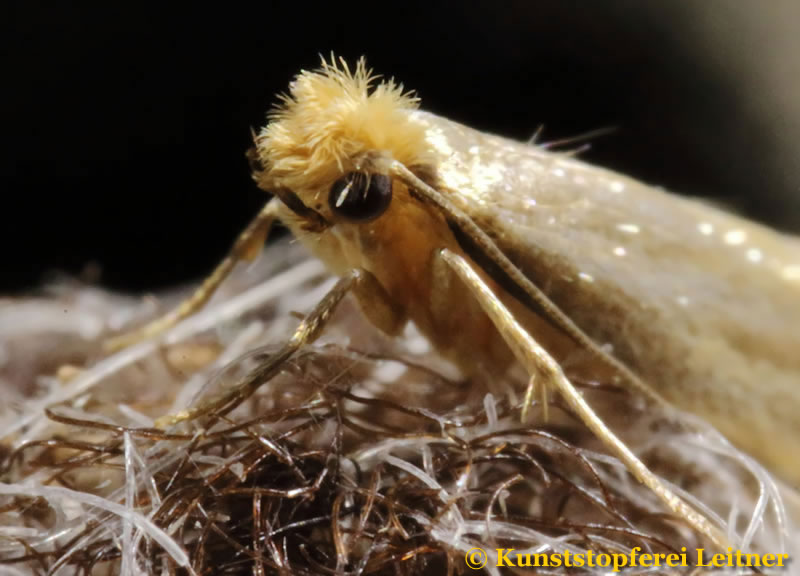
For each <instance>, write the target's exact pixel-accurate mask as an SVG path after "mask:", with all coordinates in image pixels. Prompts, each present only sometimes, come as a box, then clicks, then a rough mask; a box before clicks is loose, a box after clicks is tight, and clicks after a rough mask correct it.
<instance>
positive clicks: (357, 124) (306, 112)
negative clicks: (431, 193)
mask: <svg viewBox="0 0 800 576" xmlns="http://www.w3.org/2000/svg"><path fill="white" fill-rule="evenodd" d="M378 80H379V77H378V76H375V75H373V74H372V71H371V70H369V69H368V68H367V67H366V62H365V60H364V58H363V57H362V58H361V59H359V61H358V63H357V64H356V68H355V72H351V70H350V68H349V67H348V65H347V63H346V62H345V61H344V60H343V59H339V60H338V62H337V60H336V59H335V58H334V57H333V55H331V60H330V62H327V61H326V60H325V59H324V58H323V59H322V67H321V68H320V69H318V70H316V71H312V72H308V71H305V70H304V71H301V72H300V74H299V75H298V76H297V77H296V78H295V79H294V81H293V82H292V83H291V85H290V86H289V94H288V95H283V96H282V97H281V102H280V104H279V105H278V106H277V107H276V108H274V109H273V110H272V112H271V113H270V115H269V118H270V123H269V124H268V125H267V126H266V127H265V128H263V129H262V130H261V132H260V134H259V135H258V136H257V138H256V147H257V151H258V157H259V160H260V161H261V164H262V166H263V167H264V173H263V177H264V178H265V184H266V185H267V186H269V187H276V186H277V187H286V188H289V189H291V190H298V189H303V188H305V189H308V188H313V187H316V186H321V185H324V184H325V183H327V182H330V181H333V180H336V179H338V178H339V177H340V176H341V175H342V173H344V172H346V171H349V170H352V169H353V168H354V166H353V162H354V160H356V159H358V158H359V157H361V156H363V155H365V154H371V153H375V152H378V153H381V154H385V155H387V156H389V157H390V158H392V159H394V160H398V161H400V162H402V163H403V164H406V165H407V166H411V165H416V164H421V163H423V162H424V157H425V156H426V152H427V148H428V147H427V144H426V141H425V129H424V127H423V126H421V125H420V124H418V123H416V122H414V121H413V120H412V119H411V118H410V115H409V112H410V111H412V110H415V109H416V108H417V104H418V100H417V98H416V97H415V96H414V95H413V94H411V93H409V92H404V91H403V86H402V84H397V83H395V82H394V80H393V79H388V80H383V81H380V82H378Z"/></svg>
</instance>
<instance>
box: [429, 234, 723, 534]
mask: <svg viewBox="0 0 800 576" xmlns="http://www.w3.org/2000/svg"><path fill="white" fill-rule="evenodd" d="M439 257H441V258H442V259H443V260H444V261H445V262H446V263H447V265H448V266H449V267H450V268H451V269H452V270H453V271H454V272H455V273H456V275H457V276H458V277H459V278H460V279H461V280H462V281H463V282H464V283H465V284H466V285H467V287H468V288H469V289H470V291H471V292H472V294H473V295H474V296H475V298H476V299H477V300H478V302H479V303H480V305H481V308H483V310H484V312H486V314H487V315H488V316H489V318H491V320H492V322H493V323H494V325H495V327H496V328H497V329H498V331H499V332H500V334H501V335H502V337H503V339H504V340H505V341H506V343H507V344H508V346H509V347H510V348H511V351H512V352H513V354H514V356H515V357H516V358H517V360H518V361H519V362H520V363H522V365H523V366H524V367H525V368H526V369H527V370H528V372H529V374H531V375H532V376H534V375H536V376H538V377H539V378H540V379H541V383H538V385H539V386H545V385H546V386H552V387H553V388H554V389H555V390H556V391H557V392H558V393H559V394H561V396H562V397H563V398H564V400H565V401H566V402H567V404H568V405H569V406H570V408H571V409H572V410H573V411H574V412H575V414H576V415H577V416H578V417H579V418H580V419H581V420H582V421H583V423H584V424H585V425H586V426H587V427H588V428H589V429H590V430H591V431H592V433H594V434H595V435H596V436H597V437H598V438H599V439H600V440H601V441H602V442H603V443H604V444H605V445H606V447H607V448H608V449H609V450H610V451H611V453H612V454H613V455H614V456H616V457H617V458H618V459H619V460H620V461H621V462H622V463H623V464H625V466H626V468H627V469H628V470H629V471H630V472H631V474H633V475H634V476H635V477H636V479H637V480H639V482H641V483H642V484H644V485H645V486H647V487H648V488H649V489H650V490H652V491H653V492H654V493H655V494H656V496H658V498H659V499H660V500H661V501H662V502H663V503H664V504H665V505H666V506H667V507H668V508H669V509H670V510H671V511H672V512H673V513H675V514H676V515H678V516H679V517H681V518H683V519H684V520H686V522H688V523H689V525H690V526H692V527H693V528H694V529H695V530H697V531H698V532H700V533H701V534H704V535H705V536H707V537H708V538H709V539H711V541H712V542H714V543H715V544H716V545H718V546H719V547H720V548H722V549H725V548H727V546H728V541H727V537H726V536H725V535H724V534H723V533H722V531H721V530H720V529H719V528H717V526H715V525H714V524H712V523H711V521H709V520H708V519H707V518H706V517H705V516H703V515H702V514H701V513H700V512H698V511H697V510H695V509H694V508H693V507H692V506H690V505H689V504H688V503H687V502H685V501H683V500H682V499H681V498H680V497H679V496H677V495H676V494H674V493H673V492H672V491H671V490H669V488H667V486H666V485H665V484H664V483H663V482H662V481H661V480H660V479H659V478H658V477H657V476H656V475H655V474H653V473H652V472H651V471H650V470H649V469H648V468H647V466H645V464H644V463H643V462H642V461H641V460H639V459H638V458H637V457H636V455H634V453H633V452H631V450H630V449H629V448H628V447H627V446H626V445H625V443H624V442H623V441H622V440H620V439H619V438H617V436H616V435H615V434H614V433H613V432H612V431H611V429H609V428H608V426H606V424H605V422H603V421H602V420H601V419H600V417H599V416H598V415H597V414H596V413H595V412H594V410H593V409H592V407H591V406H589V404H588V403H587V402H586V400H584V398H583V396H582V395H581V394H580V393H579V392H578V390H577V389H576V388H575V387H574V386H573V385H572V383H571V382H570V381H569V379H568V378H567V377H566V376H565V374H564V371H563V370H562V369H561V366H560V365H559V364H558V362H556V360H555V359H554V358H553V357H552V356H551V355H550V354H549V353H548V352H547V351H546V350H545V349H544V348H542V346H540V345H539V343H538V342H536V340H535V339H534V338H533V337H532V336H531V335H530V334H529V333H528V331H527V330H525V329H524V328H523V327H522V326H521V325H520V324H519V322H517V320H516V319H515V318H514V316H513V315H512V314H511V312H510V311H509V310H508V308H506V306H505V305H504V304H503V303H502V301H501V300H500V299H499V298H498V297H497V296H496V295H495V294H494V292H492V290H491V288H489V286H488V285H487V284H486V283H485V282H484V281H483V279H482V278H481V277H480V276H479V275H478V273H477V272H476V271H475V270H473V268H472V266H471V265H470V264H469V262H467V260H466V259H464V258H463V257H462V256H459V255H458V254H455V253H454V252H451V251H450V250H447V249H443V250H441V251H440V252H439ZM530 390H531V392H529V393H530V394H532V388H531V389H530Z"/></svg>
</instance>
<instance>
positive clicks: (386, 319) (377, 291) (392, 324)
mask: <svg viewBox="0 0 800 576" xmlns="http://www.w3.org/2000/svg"><path fill="white" fill-rule="evenodd" d="M353 294H354V295H355V297H356V298H357V299H358V303H359V305H360V306H361V310H362V312H364V315H365V316H366V317H367V319H368V320H369V321H370V323H371V324H372V325H373V326H375V327H376V328H378V329H379V330H380V331H381V332H383V333H384V334H388V335H389V336H397V335H398V334H399V333H400V331H401V330H402V329H403V327H404V326H405V325H406V322H407V321H408V316H407V315H406V313H405V311H404V310H403V309H402V308H400V307H399V306H398V305H397V304H396V303H395V302H394V300H392V299H391V298H389V294H388V293H387V292H386V290H385V289H384V287H383V286H382V285H381V283H380V282H378V279H377V278H375V276H374V275H373V274H372V273H371V272H367V271H366V270H362V271H361V277H360V278H359V280H358V282H356V283H355V284H353Z"/></svg>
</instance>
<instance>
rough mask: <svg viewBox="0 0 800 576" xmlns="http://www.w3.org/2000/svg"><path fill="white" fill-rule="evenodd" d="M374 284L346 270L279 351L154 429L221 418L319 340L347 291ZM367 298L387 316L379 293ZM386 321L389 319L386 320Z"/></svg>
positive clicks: (370, 278)
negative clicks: (307, 346)
mask: <svg viewBox="0 0 800 576" xmlns="http://www.w3.org/2000/svg"><path fill="white" fill-rule="evenodd" d="M376 284H377V280H376V279H375V277H374V276H372V274H371V273H370V272H368V271H366V270H357V269H354V270H351V271H349V272H348V273H347V274H345V275H344V276H342V278H340V279H339V280H338V281H337V282H336V284H335V285H334V286H333V288H331V289H330V290H329V291H328V292H327V294H325V296H324V297H323V298H322V300H320V301H319V302H318V303H317V304H316V306H314V309H313V310H311V312H309V313H308V314H307V315H306V317H305V318H304V319H303V320H302V321H301V322H300V324H299V325H298V326H297V328H296V329H295V331H294V333H293V334H292V336H291V338H289V340H288V341H287V342H286V343H285V344H284V345H283V346H282V347H281V349H280V350H278V352H276V353H275V354H273V355H271V356H270V357H269V358H268V359H266V360H265V361H264V362H263V363H262V364H260V365H259V366H257V367H256V368H254V369H253V370H252V371H251V372H249V373H248V374H247V375H246V376H245V377H244V378H242V380H240V381H239V382H238V383H236V384H235V385H234V386H232V387H231V388H228V389H226V390H225V391H224V392H221V393H220V394H218V395H217V396H214V397H213V398H210V399H208V400H206V401H204V402H203V403H201V404H200V405H198V406H193V407H190V408H187V409H185V410H181V411H180V412H176V413H174V414H168V415H166V416H163V417H161V418H159V419H158V420H156V422H155V426H156V427H157V428H161V429H164V428H169V427H170V426H173V425H175V424H178V423H179V422H183V421H185V420H194V419H195V418H199V417H201V416H204V415H206V414H210V413H212V412H213V413H214V415H215V416H221V415H223V414H225V413H227V412H230V411H231V410H233V409H234V408H235V407H236V406H238V405H239V404H241V403H242V402H243V401H244V400H246V399H247V398H248V397H249V396H250V395H252V394H253V392H255V391H256V390H257V389H258V387H259V386H261V385H262V384H264V383H265V382H267V381H268V380H270V379H271V378H273V377H274V376H275V375H277V374H278V372H279V371H280V370H281V368H282V367H283V365H284V363H285V362H286V361H287V360H289V359H290V358H291V357H292V356H293V355H294V354H295V353H296V352H297V351H298V350H300V349H301V348H302V347H303V346H306V345H307V344H311V343H312V342H314V341H315V340H316V339H317V338H318V337H319V335H320V334H321V333H322V330H323V329H324V328H325V325H326V323H327V322H328V320H329V319H330V318H331V315H332V314H333V312H334V311H335V310H336V308H337V307H338V305H339V303H340V302H341V301H342V299H343V298H344V297H345V296H346V295H347V294H348V293H349V292H350V291H354V292H356V293H359V290H362V291H369V290H370V289H371V288H374V287H375V285H376ZM365 295H366V294H365ZM369 295H370V299H369V301H371V302H372V304H371V306H374V307H375V308H374V309H373V310H372V312H370V313H371V314H373V315H380V314H384V313H389V312H388V311H389V310H390V305H389V304H388V303H385V302H381V298H382V294H381V293H380V292H373V291H370V292H369ZM386 321H387V322H388V321H389V320H388V319H387V320H386Z"/></svg>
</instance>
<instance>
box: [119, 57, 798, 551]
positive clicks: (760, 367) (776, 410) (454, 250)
mask: <svg viewBox="0 0 800 576" xmlns="http://www.w3.org/2000/svg"><path fill="white" fill-rule="evenodd" d="M254 136H255V138H254V139H255V148H254V151H253V153H252V160H253V161H254V162H253V163H254V165H255V169H254V179H255V181H256V182H257V184H258V186H259V187H260V188H262V189H263V190H265V191H267V192H269V193H270V194H272V199H271V200H269V202H268V203H267V204H266V206H265V207H264V208H263V210H262V211H261V212H260V213H259V214H258V215H257V216H256V218H255V219H254V220H253V222H252V223H251V224H250V225H249V226H248V228H247V229H246V230H245V231H244V232H243V233H242V234H241V236H240V237H239V238H238V240H237V241H236V243H235V245H234V246H233V248H232V250H231V252H230V254H229V255H228V257H227V258H226V259H225V260H224V261H223V262H222V263H221V264H220V265H219V266H218V268H217V269H216V270H215V271H214V272H213V273H212V275H211V276H210V277H209V278H208V279H207V280H206V281H205V282H204V283H203V285H202V286H201V287H200V288H199V289H198V290H197V292H196V293H195V294H194V295H193V296H192V297H191V298H190V299H188V300H187V301H186V302H184V303H183V304H182V305H181V306H180V307H178V308H177V309H175V310H174V311H172V312H171V313H169V314H167V315H166V316H165V317H163V318H161V319H159V320H156V321H154V322H153V323H151V324H148V325H146V326H145V327H144V328H142V329H140V330H137V331H135V332H132V333H129V334H124V335H122V336H119V337H117V338H115V339H113V340H112V341H111V343H110V344H111V347H112V348H113V347H120V346H124V345H127V344H129V343H131V342H135V341H137V340H140V339H142V338H148V337H152V336H154V335H156V334H159V333H160V332H163V331H164V330H166V329H167V328H169V327H170V326H172V325H173V324H175V323H176V322H178V321H179V320H180V319H182V318H184V317H186V316H188V315H189V314H191V313H192V312H194V311H196V310H197V309H198V308H199V307H201V306H202V305H203V304H204V303H205V302H206V301H207V300H208V299H209V298H210V296H211V295H212V293H213V292H214V290H215V288H216V287H217V286H218V285H219V284H220V283H221V282H222V281H223V279H224V278H225V277H226V275H227V274H228V273H229V272H230V270H231V269H232V267H233V266H234V265H235V263H236V262H237V261H239V260H242V259H248V258H252V257H253V256H254V255H255V254H257V253H258V251H259V250H260V248H261V246H262V245H263V242H264V239H265V237H266V235H267V232H268V230H269V227H270V225H271V224H272V223H273V222H274V221H276V220H279V221H280V222H282V223H283V224H285V225H286V226H287V227H288V228H289V229H290V230H291V231H292V232H293V233H294V235H295V236H296V237H297V238H298V239H300V240H301V241H302V242H303V243H304V244H305V245H306V246H307V247H308V248H309V250H310V251H311V252H312V253H314V254H315V255H316V256H317V257H319V258H320V259H321V260H322V261H324V262H325V264H327V266H328V267H329V269H330V270H331V271H332V272H333V273H335V274H337V275H339V276H340V278H341V279H340V280H339V281H338V283H337V284H336V285H335V287H334V288H333V289H332V290H331V292H330V293H329V294H328V295H327V296H326V297H325V298H324V299H323V300H322V301H321V302H320V303H319V305H317V307H316V308H315V309H314V310H313V311H312V312H311V313H310V314H309V315H308V316H307V317H306V319H305V320H304V321H303V322H302V323H301V324H300V326H299V327H298V329H297V331H296V332H295V334H294V335H293V336H292V338H291V339H290V341H289V342H288V343H287V344H286V345H285V346H284V348H283V349H282V350H281V351H280V352H279V353H277V354H275V356H274V357H273V358H272V359H271V360H270V361H269V362H267V363H266V364H265V365H264V366H262V367H260V368H258V369H257V370H255V371H254V373H253V374H251V375H250V376H248V377H247V378H246V379H245V381H244V382H243V383H242V384H241V385H240V386H239V387H238V388H237V390H236V391H230V392H227V393H224V394H222V395H221V396H220V397H218V398H216V399H213V400H212V401H211V402H210V403H207V404H204V405H202V406H200V407H198V408H189V409H187V410H186V411H184V412H182V413H179V414H176V415H172V416H170V417H167V418H166V419H162V421H160V424H161V425H164V426H166V425H169V424H172V423H175V422H178V421H180V420H185V419H189V418H193V417H195V416H197V415H198V414H200V413H201V412H202V411H204V410H206V411H207V410H208V409H209V407H211V406H213V407H222V406H225V405H226V404H230V403H233V402H235V401H236V400H237V398H241V397H242V396H243V395H246V394H248V393H250V392H251V391H252V390H254V389H255V388H256V387H257V386H258V385H259V384H260V383H262V382H263V381H265V380H266V379H268V378H269V377H271V375H273V374H274V373H275V371H276V370H277V367H278V366H279V365H280V363H281V362H283V361H284V360H285V359H286V358H288V357H289V356H291V355H292V354H293V353H294V352H295V351H296V350H297V349H299V348H300V347H301V346H302V345H305V344H308V343H309V342H312V341H313V340H314V339H315V338H316V337H317V335H318V334H319V333H320V331H321V330H322V329H323V327H324V324H325V321H326V320H327V318H328V317H329V316H330V314H331V313H332V311H333V310H334V309H335V307H336V305H337V304H338V302H339V301H340V300H341V299H342V298H343V297H344V295H345V294H347V293H353V294H354V295H355V297H356V298H357V300H358V302H359V304H360V306H361V309H362V310H363V312H364V313H365V315H366V316H367V318H368V319H369V320H370V321H371V322H372V323H373V324H375V326H377V327H378V328H379V329H380V330H382V331H383V332H385V333H387V334H389V335H395V334H398V333H399V332H400V331H401V330H402V328H403V327H404V325H405V324H406V323H407V322H408V321H413V322H414V323H415V324H416V325H417V326H418V327H419V329H420V330H421V331H422V332H423V333H424V334H425V335H426V336H427V338H429V340H430V341H431V343H432V344H433V346H434V347H435V348H436V349H437V350H438V351H439V352H441V353H442V354H444V355H445V356H447V357H449V358H450V359H452V360H453V361H454V362H455V363H456V364H457V365H458V366H459V367H460V368H461V370H462V371H463V373H464V375H465V376H467V377H469V376H470V375H475V374H490V375H501V374H503V373H505V372H506V371H507V370H508V369H509V367H510V366H511V365H512V364H514V363H521V364H522V366H524V368H525V369H526V370H527V373H528V374H529V375H530V377H531V383H530V385H529V390H528V392H529V394H528V397H530V393H532V392H533V390H534V389H537V388H538V390H540V391H543V390H547V389H548V388H549V389H553V390H555V391H557V392H558V393H559V394H561V395H562V396H563V398H564V399H565V400H566V401H567V403H568V404H569V405H570V406H571V407H572V408H573V409H574V411H575V412H576V414H578V415H579V416H580V417H581V418H582V419H583V420H584V422H585V423H586V424H587V425H588V426H589V427H590V429H592V431H593V432H595V433H596V434H597V435H598V436H599V437H600V438H601V439H602V440H603V441H604V442H605V443H606V445H607V446H608V447H609V449H610V450H611V451H612V452H613V453H614V454H615V455H616V456H617V457H619V458H620V459H621V460H622V461H623V462H624V463H625V464H626V465H627V466H628V468H629V469H630V470H631V472H632V473H633V474H634V475H635V476H636V477H637V478H638V479H639V480H640V481H642V482H644V483H645V484H647V485H648V486H649V487H650V488H652V489H653V490H654V491H655V493H656V494H657V495H659V497H660V498H661V499H662V500H663V501H664V503H665V504H666V505H667V506H668V507H669V508H670V509H671V510H672V511H673V512H675V513H677V514H679V515H680V516H682V517H684V518H685V519H686V520H687V521H688V522H689V523H690V524H691V525H692V526H693V527H694V528H696V529H697V530H699V531H700V532H702V533H704V534H705V535H707V536H708V537H709V538H711V539H712V540H713V541H715V542H716V543H717V544H718V545H720V546H724V545H725V543H726V539H725V536H724V535H723V534H722V533H721V532H720V530H719V529H718V528H717V527H716V526H715V525H714V524H713V523H712V522H711V521H709V520H707V519H706V518H705V517H704V516H703V515H702V514H700V513H699V512H697V511H696V510H695V509H693V508H692V507H691V506H690V505H688V504H687V503H685V502H684V501H683V500H681V499H680V498H678V497H677V496H676V495H675V494H673V493H672V492H670V491H669V490H668V489H667V488H666V487H665V486H664V485H663V484H662V483H661V482H660V481H659V480H658V478H656V477H655V476H654V475H653V474H652V473H650V471H649V470H648V469H647V468H646V467H645V466H644V465H643V464H642V463H641V462H640V461H639V460H638V459H637V458H636V456H635V455H634V454H632V453H631V452H630V451H629V450H628V448H627V447H626V446H625V445H624V443H622V442H621V441H620V440H619V439H617V437H616V436H615V435H614V434H613V432H612V431H611V430H610V429H609V428H608V427H607V426H605V424H604V423H603V422H602V421H601V420H600V419H599V418H598V417H597V416H596V415H595V413H594V411H593V410H592V409H591V407H590V406H589V405H588V404H587V403H586V401H585V400H584V399H583V397H582V395H581V394H580V393H579V392H578V391H577V390H576V389H575V388H574V386H573V385H572V383H571V382H570V380H569V379H568V378H567V376H566V375H565V372H564V370H563V368H562V366H563V365H564V364H565V363H571V364H572V366H573V369H574V370H575V371H577V373H581V371H585V372H586V373H587V374H591V375H592V377H594V378H597V377H598V375H600V377H601V378H605V379H607V380H608V381H612V382H618V383H621V384H623V385H627V386H629V387H631V388H633V389H635V390H636V391H638V392H639V393H642V394H644V395H645V396H647V397H648V398H650V399H651V400H652V401H654V402H659V403H662V404H664V405H671V404H674V405H677V406H678V407H680V408H683V409H686V410H689V411H692V412H694V413H696V414H698V415H700V416H702V417H703V418H705V419H707V420H708V421H710V422H711V423H712V424H713V425H715V426H716V427H717V428H718V429H719V430H721V431H722V432H723V433H724V434H726V435H727V436H728V437H729V438H730V439H731V440H732V441H733V442H735V443H736V444H737V445H738V446H740V447H742V448H743V449H745V450H747V451H749V452H751V453H752V454H754V455H756V456H757V457H759V458H760V459H761V460H762V461H763V462H764V463H766V464H767V465H768V466H770V467H771V468H772V469H773V470H774V471H776V472H777V473H778V474H780V475H782V476H783V477H784V478H786V479H788V480H789V481H792V482H798V481H800V449H798V438H800V417H798V409H799V408H800V301H798V295H800V242H798V240H797V239H795V238H792V237H788V236H785V235H781V234H780V233H778V232H775V231H772V230H770V229H768V228H766V227H763V226H760V225H758V224H755V223H752V222H749V221H746V220H744V219H741V218H739V217H736V216H734V215H731V214H728V213H725V212H722V211H720V210H717V209H714V208H712V207H709V206H707V205H704V204H701V203H699V202H697V201H693V200H688V199H681V198H679V197H677V196H674V195H671V194H668V193H666V192H664V191H661V190H659V189H656V188H653V187H650V186H647V185H644V184H642V183H640V182H638V181H635V180H633V179H630V178H627V177H625V176H622V175H620V174H616V173H613V172H611V171H607V170H603V169H601V168H598V167H595V166H590V165H588V164H586V163H584V162H582V161H580V160H578V159H576V158H574V157H572V156H570V155H567V154H559V153H554V152H552V151H549V150H546V149H544V148H542V147H538V146H535V145H531V144H528V143H521V142H516V141H513V140H509V139H506V138H502V137H499V136H494V135H490V134H486V133H483V132H479V131H476V130H473V129H470V128H468V127H466V126H463V125H460V124H458V123H456V122H452V121H450V120H447V119H445V118H442V117H439V116H436V115H433V114H430V113H426V112H424V111H421V110H420V109H419V108H418V100H417V98H416V97H415V96H414V95H413V94H410V93H408V92H405V91H404V90H403V87H402V85H399V84H397V83H395V82H394V80H383V81H380V79H379V78H377V77H375V76H373V75H372V73H371V71H369V70H368V69H367V67H366V65H365V62H364V60H363V59H361V60H360V61H359V62H358V64H357V66H356V67H355V69H354V70H352V71H351V69H350V68H349V67H348V65H347V63H346V62H344V61H343V60H340V61H338V62H337V61H336V60H335V59H334V58H331V61H330V62H327V61H325V60H324V59H323V62H322V67H321V68H320V69H319V70H316V71H302V72H301V73H300V74H299V75H298V76H297V77H296V78H295V80H294V81H293V82H292V84H291V85H290V90H289V93H288V94H287V95H285V96H283V97H282V100H281V102H280V104H279V105H278V106H277V107H276V108H275V109H274V110H273V111H272V112H271V114H270V121H269V123H268V124H267V126H266V127H265V128H263V129H262V130H261V131H260V132H259V133H258V134H257V135H254ZM576 358H577V359H580V361H577V362H576V361H575V359H576Z"/></svg>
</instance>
